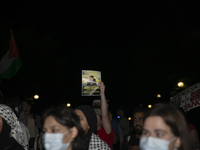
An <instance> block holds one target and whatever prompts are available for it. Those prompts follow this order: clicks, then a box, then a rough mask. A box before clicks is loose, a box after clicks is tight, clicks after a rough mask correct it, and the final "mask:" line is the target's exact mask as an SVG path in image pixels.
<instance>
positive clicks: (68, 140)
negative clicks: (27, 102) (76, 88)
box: [43, 106, 87, 150]
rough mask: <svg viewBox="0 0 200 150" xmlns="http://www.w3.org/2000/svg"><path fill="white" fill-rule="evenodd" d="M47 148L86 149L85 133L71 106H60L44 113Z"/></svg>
mask: <svg viewBox="0 0 200 150" xmlns="http://www.w3.org/2000/svg"><path fill="white" fill-rule="evenodd" d="M43 121H44V122H43V131H44V132H45V133H44V147H45V150H85V149H87V148H86V146H85V139H84V137H83V135H84V133H83V130H82V127H81V124H80V122H79V118H78V116H77V115H76V114H75V113H74V111H73V110H72V109H71V108H67V107H65V106H60V107H56V108H52V109H49V110H47V111H46V112H45V113H44V115H43Z"/></svg>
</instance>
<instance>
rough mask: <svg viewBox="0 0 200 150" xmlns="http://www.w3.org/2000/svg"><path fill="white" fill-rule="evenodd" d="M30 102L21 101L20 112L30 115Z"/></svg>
mask: <svg viewBox="0 0 200 150" xmlns="http://www.w3.org/2000/svg"><path fill="white" fill-rule="evenodd" d="M31 106H32V104H31V102H30V101H28V100H23V102H22V110H23V111H24V112H25V113H30V111H31Z"/></svg>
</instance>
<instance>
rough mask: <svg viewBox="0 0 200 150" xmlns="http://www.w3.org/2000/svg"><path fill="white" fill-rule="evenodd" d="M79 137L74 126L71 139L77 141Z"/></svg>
mask: <svg viewBox="0 0 200 150" xmlns="http://www.w3.org/2000/svg"><path fill="white" fill-rule="evenodd" d="M77 135H78V129H77V128H76V127H75V126H73V127H72V128H71V139H75V137H77Z"/></svg>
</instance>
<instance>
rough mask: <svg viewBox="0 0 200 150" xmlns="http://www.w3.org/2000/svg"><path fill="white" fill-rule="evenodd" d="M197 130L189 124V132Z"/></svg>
mask: <svg viewBox="0 0 200 150" xmlns="http://www.w3.org/2000/svg"><path fill="white" fill-rule="evenodd" d="M192 130H196V128H195V126H194V125H192V124H190V123H189V131H192Z"/></svg>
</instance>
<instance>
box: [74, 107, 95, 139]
mask: <svg viewBox="0 0 200 150" xmlns="http://www.w3.org/2000/svg"><path fill="white" fill-rule="evenodd" d="M74 111H75V113H76V114H77V115H78V116H79V118H80V123H81V126H82V128H83V130H84V133H85V137H86V138H89V139H90V137H91V135H92V133H95V132H96V131H97V117H96V114H95V111H94V109H93V108H92V107H91V106H89V105H81V106H78V107H76V108H75V110H74Z"/></svg>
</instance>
